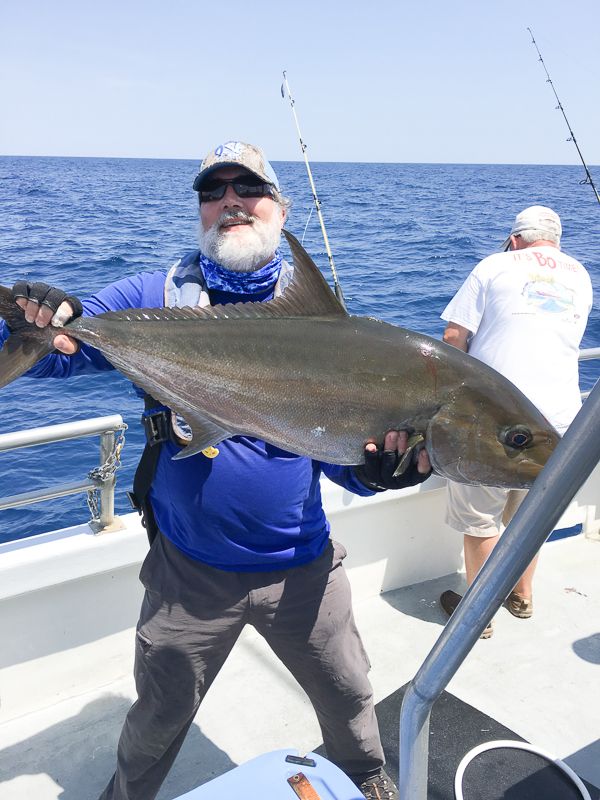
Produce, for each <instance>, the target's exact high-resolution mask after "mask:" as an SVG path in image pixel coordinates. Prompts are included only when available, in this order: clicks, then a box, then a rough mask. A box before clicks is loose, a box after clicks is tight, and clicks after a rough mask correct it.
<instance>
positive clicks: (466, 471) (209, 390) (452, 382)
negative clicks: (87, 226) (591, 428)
mask: <svg viewBox="0 0 600 800" xmlns="http://www.w3.org/2000/svg"><path fill="white" fill-rule="evenodd" d="M286 236H287V239H288V241H289V244H290V247H291V250H292V255H293V260H294V273H293V278H292V281H291V283H290V285H289V286H288V288H287V289H286V290H285V292H284V294H283V295H282V296H281V297H279V298H277V299H275V300H271V301H269V302H266V303H247V304H238V305H226V306H215V307H209V308H204V309H201V308H193V309H192V308H183V309H177V308H168V309H136V310H125V311H117V312H108V313H106V314H100V315H98V316H93V317H79V318H78V319H76V320H74V321H72V322H70V323H69V324H68V325H66V326H65V327H64V328H54V327H52V326H48V327H46V328H37V327H36V326H35V325H33V324H29V323H27V322H26V321H25V319H24V315H23V312H22V310H21V309H20V308H19V307H18V306H17V305H16V303H15V302H14V301H13V299H12V294H11V292H10V291H9V290H8V289H5V288H4V287H0V315H1V316H2V317H4V319H5V320H6V321H7V323H8V324H9V326H10V328H11V330H12V331H13V333H12V335H11V336H10V337H9V338H8V339H7V341H6V343H5V344H4V347H3V349H2V351H1V352H0V387H2V386H5V385H6V384H8V383H9V382H10V381H12V380H14V379H15V378H17V377H18V376H19V375H22V374H23V373H24V372H25V371H26V370H27V369H29V368H30V367H32V366H33V365H34V364H35V363H36V362H37V361H38V360H39V359H40V358H41V357H43V356H45V355H47V354H49V353H50V352H52V350H53V345H52V342H53V339H54V337H55V336H56V335H57V334H58V333H67V334H69V335H70V336H72V337H73V338H74V339H77V340H78V341H80V342H84V343H85V344H88V345H91V346H92V347H95V348H97V349H98V350H99V351H100V352H101V353H102V354H103V355H104V356H105V357H106V358H107V359H108V360H109V361H110V362H111V363H112V364H113V365H114V366H115V367H116V368H117V369H118V370H120V371H121V372H122V373H123V374H124V375H126V376H127V377H128V378H130V379H131V380H132V381H133V382H134V383H135V384H137V385H138V386H141V387H142V388H143V389H145V390H146V391H147V392H149V393H150V394H151V395H153V396H154V397H155V398H157V399H158V400H160V401H161V402H162V403H164V404H165V405H167V406H169V407H170V408H171V409H173V410H175V411H177V412H178V413H179V414H181V416H183V417H184V418H185V420H186V421H187V423H188V424H189V425H190V427H191V429H192V434H193V437H192V441H191V442H190V444H188V445H187V446H186V447H185V448H184V449H183V450H182V451H181V453H179V455H178V456H177V457H180V458H181V457H186V456H191V455H194V454H196V453H199V452H200V451H202V450H204V449H205V448H207V447H209V446H211V445H216V444H218V443H219V442H220V441H222V440H223V439H226V438H229V437H231V436H235V435H247V436H255V437H257V438H259V439H262V440H263V441H266V442H270V443H271V444H273V445H275V446H277V447H280V448H282V449H284V450H288V451H291V452H293V453H297V454H299V455H304V456H308V457H309V458H314V459H318V460H321V461H327V462H331V463H334V464H359V463H361V462H362V461H363V452H364V446H365V442H366V441H367V440H373V441H375V442H376V443H378V444H382V442H383V439H384V437H385V434H386V432H387V431H389V430H394V429H406V430H408V431H409V433H410V434H411V439H412V441H419V440H421V444H420V445H418V446H425V447H426V448H427V451H428V453H429V457H430V459H431V463H432V465H433V468H434V470H435V472H437V473H438V474H439V475H442V476H445V477H447V478H450V479H452V480H454V481H458V482H460V483H468V484H483V485H489V486H503V487H506V488H526V487H529V486H531V484H532V482H533V480H534V479H535V477H536V476H537V475H538V473H539V472H540V470H541V469H542V467H543V466H544V464H545V463H546V461H547V459H548V457H549V456H550V454H551V452H552V450H553V449H554V447H555V446H556V445H557V443H558V441H559V438H560V437H559V435H558V434H557V433H556V431H555V430H554V429H553V428H552V427H551V425H550V424H549V423H548V422H547V421H546V420H545V419H544V417H543V416H542V414H541V413H540V412H539V411H538V410H537V409H536V408H535V406H534V405H533V404H532V403H531V402H530V401H529V400H528V399H527V398H526V397H525V396H524V395H523V394H522V393H521V392H520V391H519V390H518V389H517V388H516V387H515V386H513V384H512V383H510V382H509V381H508V380H506V379H505V378H503V377H502V376H501V375H499V374H498V373H497V372H495V371H494V370H493V369H491V368H490V367H488V366H486V365H485V364H483V363H481V362H480V361H478V360H477V359H475V358H472V357H471V356H468V355H466V354H465V353H463V352H462V351H460V350H458V349H456V348H454V347H450V346H448V345H445V344H444V343H442V342H439V341H437V340H436V339H432V338H430V337H428V336H424V335H422V334H419V333H414V332H413V331H409V330H406V329H404V328H399V327H396V326H395V325H390V324H388V323H385V322H381V321H379V320H377V319H373V318H371V317H357V316H352V315H349V314H348V313H346V311H345V310H344V309H343V308H342V306H341V305H340V303H339V302H338V300H337V299H336V297H335V295H334V293H333V292H332V291H331V289H330V288H329V286H328V285H327V282H326V280H325V278H324V277H323V276H322V275H321V273H320V271H319V269H318V268H317V267H316V266H315V264H314V263H313V262H312V261H311V259H310V257H309V256H308V254H307V253H306V252H305V251H304V249H303V248H302V247H301V245H300V243H299V242H298V241H297V240H296V239H295V238H294V237H293V236H292V235H291V234H289V233H287V232H286Z"/></svg>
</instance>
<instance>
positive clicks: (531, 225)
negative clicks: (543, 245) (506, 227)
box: [500, 206, 562, 250]
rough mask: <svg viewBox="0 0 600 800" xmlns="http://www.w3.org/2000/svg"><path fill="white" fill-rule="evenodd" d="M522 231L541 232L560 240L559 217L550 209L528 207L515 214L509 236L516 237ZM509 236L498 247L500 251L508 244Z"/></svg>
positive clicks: (560, 227)
mask: <svg viewBox="0 0 600 800" xmlns="http://www.w3.org/2000/svg"><path fill="white" fill-rule="evenodd" d="M524 231H542V232H543V233H550V234H552V236H558V238H559V239H560V237H561V235H562V226H561V224H560V217H559V216H558V214H557V213H556V212H555V211H552V209H551V208H546V207H545V206H530V207H529V208H526V209H525V211H521V213H520V214H517V216H516V218H515V223H514V225H513V226H512V230H511V232H510V236H518V235H519V234H520V233H523V232H524ZM510 236H509V237H508V239H506V240H505V242H504V243H503V244H502V245H500V249H501V250H504V249H505V248H506V247H508V245H509V244H510Z"/></svg>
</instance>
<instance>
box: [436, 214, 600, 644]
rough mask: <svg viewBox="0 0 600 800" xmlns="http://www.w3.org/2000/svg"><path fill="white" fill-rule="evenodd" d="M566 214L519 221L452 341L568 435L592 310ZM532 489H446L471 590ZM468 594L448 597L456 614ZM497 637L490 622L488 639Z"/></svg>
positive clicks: (458, 303) (461, 315)
mask: <svg viewBox="0 0 600 800" xmlns="http://www.w3.org/2000/svg"><path fill="white" fill-rule="evenodd" d="M561 233H562V227H561V223H560V218H559V216H558V214H556V213H555V212H554V211H552V210H551V209H549V208H545V207H544V206H531V207H530V208H527V209H525V211H522V212H521V213H520V214H518V215H517V217H516V220H515V224H514V225H513V228H512V230H511V233H510V236H509V237H508V239H507V240H506V241H505V242H504V244H503V245H502V247H503V248H506V249H505V251H504V252H503V253H496V254H495V255H492V256H489V257H488V258H484V259H483V261H481V262H480V263H479V264H478V265H477V266H476V267H475V269H474V270H473V271H472V272H471V274H470V275H469V277H468V278H467V280H466V281H465V282H464V284H463V285H462V286H461V288H460V289H459V291H458V292H457V294H456V295H455V296H454V298H453V299H452V301H451V302H450V303H449V305H448V306H447V307H446V309H445V310H444V313H443V314H442V319H444V320H446V322H447V323H448V325H447V327H446V330H445V331H444V341H445V342H446V343H447V344H451V345H453V346H454V347H458V348H459V349H460V350H464V352H465V353H467V352H468V353H469V354H470V355H472V356H475V358H478V359H480V360H481V361H483V362H485V363H486V364H489V365H490V366H491V367H493V368H494V369H496V370H497V371H498V372H500V373H501V374H502V375H504V376H505V377H506V378H508V379H509V380H510V381H512V382H513V383H514V384H515V385H516V386H517V387H518V388H519V389H520V390H521V391H522V392H523V393H524V394H525V395H527V397H528V398H529V399H530V400H531V401H532V402H533V403H534V404H535V405H536V406H537V407H538V408H539V409H540V411H541V412H542V413H543V414H544V415H545V416H546V418H547V419H548V420H549V421H550V422H551V423H552V425H554V427H555V428H556V429H557V430H558V432H559V433H561V434H564V432H565V431H566V429H567V428H568V426H569V424H570V423H571V422H572V420H573V418H574V417H575V415H576V414H577V412H578V410H579V408H580V407H581V396H580V391H579V368H578V367H579V364H578V355H579V345H580V342H581V338H582V336H583V332H584V331H585V326H586V323H587V318H588V314H589V312H590V309H591V307H592V286H591V281H590V278H589V275H588V273H587V272H586V270H585V268H584V267H583V266H582V265H581V264H580V263H579V262H578V261H576V260H575V259H574V258H571V257H570V256H567V255H564V254H563V253H562V252H561V248H560V237H561ZM526 493H527V492H526V491H522V490H514V491H507V490H505V489H500V488H490V487H484V486H465V485H459V484H456V483H453V482H450V481H449V482H448V489H447V495H446V522H447V523H448V525H450V526H451V527H452V528H455V529H456V530H458V531H461V532H462V533H463V534H464V549H465V566H466V571H467V582H468V584H469V586H470V585H471V583H472V582H473V580H474V579H475V576H476V575H477V573H478V572H479V570H480V569H481V567H482V566H483V564H484V562H485V560H486V559H487V557H488V556H489V554H490V553H491V552H492V550H493V548H494V546H495V545H496V542H497V541H498V538H499V535H500V533H501V531H502V529H503V528H504V527H506V525H508V523H509V521H510V519H511V518H512V516H513V515H514V513H515V512H516V510H517V508H518V507H519V505H520V504H521V502H522V501H523V499H524V497H525V495H526ZM536 562H537V557H536V558H535V559H534V561H533V562H532V563H531V564H530V566H529V567H528V568H527V570H526V571H525V573H524V574H523V576H522V577H521V579H520V581H519V582H518V583H517V585H516V586H515V588H514V590H513V591H512V592H511V593H510V595H509V597H508V610H509V611H510V612H511V614H513V615H514V616H516V617H520V618H528V617H530V616H531V615H532V613H533V601H532V579H533V573H534V571H535V566H536ZM461 599H462V598H461V595H459V594H457V593H456V592H452V591H450V590H448V591H446V592H444V593H443V594H442V595H441V597H440V606H441V608H442V610H443V611H444V612H445V613H446V614H447V615H448V616H451V614H452V613H453V612H454V610H455V609H456V607H457V605H458V603H459V602H460V600H461ZM492 633H493V627H492V623H490V624H489V625H488V627H487V628H486V630H485V631H484V633H483V635H482V638H484V639H487V638H489V637H490V636H491V635H492Z"/></svg>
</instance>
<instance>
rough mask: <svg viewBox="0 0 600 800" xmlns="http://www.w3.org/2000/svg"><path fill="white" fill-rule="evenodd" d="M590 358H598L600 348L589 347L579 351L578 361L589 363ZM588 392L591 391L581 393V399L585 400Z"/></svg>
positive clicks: (599, 356) (588, 394)
mask: <svg viewBox="0 0 600 800" xmlns="http://www.w3.org/2000/svg"><path fill="white" fill-rule="evenodd" d="M592 358H600V347H590V348H589V349H587V350H580V351H579V361H589V360H590V359H592ZM590 392H591V389H590V390H589V391H587V392H581V399H582V400H587V399H588V397H589V396H590Z"/></svg>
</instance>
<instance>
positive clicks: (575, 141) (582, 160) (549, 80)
mask: <svg viewBox="0 0 600 800" xmlns="http://www.w3.org/2000/svg"><path fill="white" fill-rule="evenodd" d="M527 30H528V31H529V33H531V28H527ZM531 41H532V42H533V44H534V45H535V49H536V50H537V53H538V56H539V57H540V61H541V62H542V66H543V67H544V71H545V73H546V75H547V76H548V80H547V81H546V83H549V84H550V86H551V87H552V91H553V92H554V96H555V97H556V100H557V102H558V105H557V106H556V110H557V111H558V110H560V111H562V115H563V117H564V118H565V122H566V123H567V128H568V129H569V133H570V134H571V138H570V139H567V142H571V141H572V142H573V144H574V145H575V147H576V148H577V152H578V153H579V158H580V159H581V163H582V164H583V166H584V169H585V172H586V175H587V178H586V179H585V180H584V181H579V183H580V184H581V185H583V184H584V183H589V184H591V186H592V189H593V190H594V193H595V195H596V200H597V201H598V202H599V203H600V195H598V191H597V189H596V186H595V185H594V181H593V180H592V176H591V175H590V171H589V169H588V168H587V164H586V163H585V161H584V159H583V155H582V154H581V150H580V149H579V145H578V144H577V139H576V138H575V134H574V133H573V131H572V129H571V126H570V125H569V120H568V119H567V115H566V114H565V110H564V108H563V107H562V103H561V102H560V100H559V99H558V94H557V93H556V89H555V88H554V84H553V83H552V78H551V77H550V75H549V73H548V70H547V69H546V65H545V63H544V59H543V58H542V54H541V53H540V48H539V47H538V46H537V42H536V41H535V39H534V38H533V33H531Z"/></svg>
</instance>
